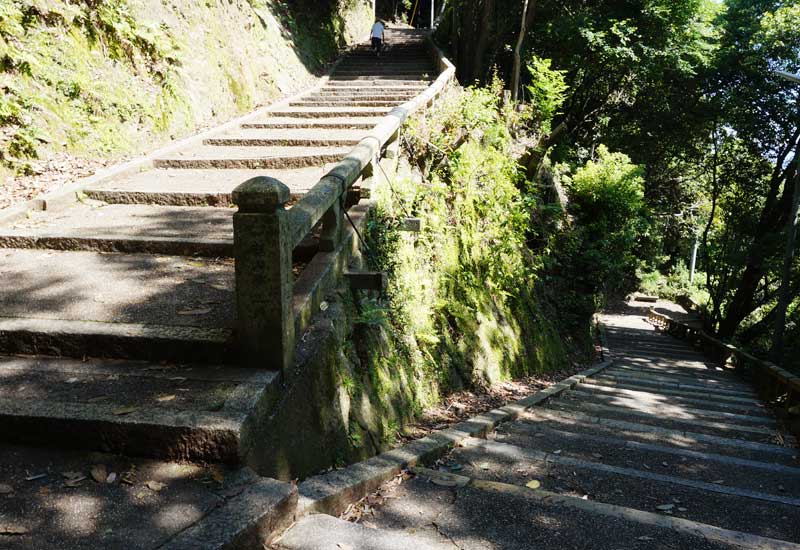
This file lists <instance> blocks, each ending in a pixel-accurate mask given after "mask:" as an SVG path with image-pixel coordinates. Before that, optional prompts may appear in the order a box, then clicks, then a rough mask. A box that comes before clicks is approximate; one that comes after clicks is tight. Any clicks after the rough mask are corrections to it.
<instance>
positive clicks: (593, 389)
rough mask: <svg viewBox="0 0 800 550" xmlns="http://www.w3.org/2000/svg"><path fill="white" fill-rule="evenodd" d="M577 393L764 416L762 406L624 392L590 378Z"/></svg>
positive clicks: (638, 391)
mask: <svg viewBox="0 0 800 550" xmlns="http://www.w3.org/2000/svg"><path fill="white" fill-rule="evenodd" d="M575 389H576V390H577V391H582V392H588V393H596V394H599V395H609V396H615V397H635V398H637V399H642V400H646V401H650V402H652V403H672V404H687V405H689V406H691V405H702V406H703V408H706V409H712V410H723V411H732V412H737V411H738V412H741V413H742V414H754V415H761V414H765V412H766V409H765V407H763V406H757V405H746V404H744V403H730V402H724V401H718V400H715V399H703V398H696V397H681V396H678V395H669V396H667V395H659V394H657V393H653V392H649V391H644V390H625V389H620V388H616V387H610V386H603V385H600V384H595V383H593V382H592V380H591V378H589V379H587V380H585V381H584V382H582V383H581V384H580V385H579V386H576V388H575Z"/></svg>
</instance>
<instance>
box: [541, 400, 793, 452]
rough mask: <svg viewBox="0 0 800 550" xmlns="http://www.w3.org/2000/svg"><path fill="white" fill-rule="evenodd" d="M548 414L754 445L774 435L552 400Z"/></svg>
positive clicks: (749, 428)
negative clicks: (581, 416) (634, 424)
mask: <svg viewBox="0 0 800 550" xmlns="http://www.w3.org/2000/svg"><path fill="white" fill-rule="evenodd" d="M547 408H548V409H551V410H557V411H564V412H569V413H586V414H590V415H594V416H599V417H603V418H607V419H609V420H624V421H628V420H630V421H633V422H637V423H640V424H647V425H650V426H655V427H659V428H664V429H668V430H673V431H692V432H697V433H704V434H719V435H724V436H725V437H729V438H735V439H742V440H745V441H755V442H758V443H774V442H775V441H776V436H777V434H778V432H777V431H776V430H771V429H768V428H761V427H758V426H752V425H741V424H736V423H732V422H722V421H718V422H717V421H712V420H700V419H697V418H693V417H692V418H686V416H688V415H683V416H681V415H675V414H660V415H658V416H655V415H654V414H653V413H651V412H639V411H636V410H634V409H631V408H626V407H613V406H609V405H596V404H594V403H585V402H581V401H578V400H574V399H566V398H561V399H556V400H551V401H549V402H548V403H547Z"/></svg>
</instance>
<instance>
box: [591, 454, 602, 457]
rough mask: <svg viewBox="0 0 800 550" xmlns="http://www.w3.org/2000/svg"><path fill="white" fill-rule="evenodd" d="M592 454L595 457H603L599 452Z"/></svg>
mask: <svg viewBox="0 0 800 550" xmlns="http://www.w3.org/2000/svg"><path fill="white" fill-rule="evenodd" d="M592 456H593V457H595V458H603V455H601V454H600V453H592Z"/></svg>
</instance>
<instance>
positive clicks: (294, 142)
mask: <svg viewBox="0 0 800 550" xmlns="http://www.w3.org/2000/svg"><path fill="white" fill-rule="evenodd" d="M366 135H367V132H366V131H364V130H350V129H342V130H339V131H337V132H331V131H330V130H325V129H319V128H302V129H275V130H264V129H257V128H247V129H242V130H237V131H235V132H230V133H228V134H223V135H221V136H218V137H213V138H209V139H207V140H205V144H206V145H216V146H220V145H221V146H246V147H288V146H291V147H347V146H353V145H356V144H358V142H359V141H361V140H362V139H363V138H364V136H366Z"/></svg>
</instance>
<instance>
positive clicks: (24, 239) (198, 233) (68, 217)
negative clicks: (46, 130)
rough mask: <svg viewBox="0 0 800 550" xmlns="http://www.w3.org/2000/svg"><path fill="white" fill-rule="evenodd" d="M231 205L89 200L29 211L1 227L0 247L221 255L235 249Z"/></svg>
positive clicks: (227, 254) (226, 254)
mask: <svg viewBox="0 0 800 550" xmlns="http://www.w3.org/2000/svg"><path fill="white" fill-rule="evenodd" d="M233 212H234V211H233V210H232V209H230V208H198V207H180V206H149V205H147V206H144V205H115V204H105V203H99V204H90V203H87V202H83V203H81V202H79V203H75V204H74V205H72V206H70V207H67V208H64V209H63V210H60V211H55V212H51V211H49V210H45V211H40V212H33V213H31V215H30V216H29V217H28V218H27V219H25V220H23V221H21V222H19V223H16V224H14V225H13V226H12V227H10V228H0V248H35V249H50V250H95V251H98V252H125V253H135V254H168V255H175V256H206V257H222V256H232V254H233Z"/></svg>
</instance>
